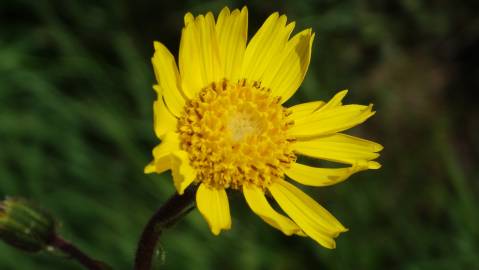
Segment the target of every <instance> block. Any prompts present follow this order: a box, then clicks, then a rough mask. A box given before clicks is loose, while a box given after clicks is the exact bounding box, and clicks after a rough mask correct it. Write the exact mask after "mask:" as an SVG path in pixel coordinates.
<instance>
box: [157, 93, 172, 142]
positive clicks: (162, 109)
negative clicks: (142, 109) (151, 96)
mask: <svg viewBox="0 0 479 270" xmlns="http://www.w3.org/2000/svg"><path fill="white" fill-rule="evenodd" d="M177 122H178V119H177V118H176V117H175V116H173V115H172V114H171V113H170V111H169V110H168V108H166V105H165V101H164V100H163V98H162V97H161V96H158V100H157V101H155V102H154V103H153V125H154V128H155V134H156V136H157V137H158V138H160V139H162V138H163V136H165V135H166V133H168V132H170V131H172V132H173V131H175V130H176V125H177Z"/></svg>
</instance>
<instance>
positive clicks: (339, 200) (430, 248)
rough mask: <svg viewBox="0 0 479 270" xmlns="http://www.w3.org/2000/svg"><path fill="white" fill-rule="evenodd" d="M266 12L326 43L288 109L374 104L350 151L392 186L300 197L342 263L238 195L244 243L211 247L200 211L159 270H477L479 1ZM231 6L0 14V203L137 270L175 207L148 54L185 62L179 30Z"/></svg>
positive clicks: (234, 236)
mask: <svg viewBox="0 0 479 270" xmlns="http://www.w3.org/2000/svg"><path fill="white" fill-rule="evenodd" d="M421 2H422V1H415V0H405V1H377V0H367V1H353V0H349V1H332V0H329V1H308V0H304V1H300V0H296V1H287V2H282V3H274V2H273V1H271V2H263V1H257V2H255V4H248V8H249V14H250V15H249V21H250V29H249V35H250V36H251V35H252V34H253V33H254V32H255V31H256V30H257V29H258V27H259V25H260V24H261V22H262V21H263V20H264V19H265V18H266V17H267V16H268V15H269V14H270V13H272V12H274V11H281V12H283V13H286V14H287V15H288V18H289V19H290V20H294V21H296V22H297V27H296V31H298V30H300V29H304V28H306V27H312V28H313V30H314V31H315V32H316V33H317V37H316V40H315V43H314V45H313V56H312V62H311V66H310V69H309V72H308V74H307V76H306V79H305V81H304V84H303V85H302V87H301V88H300V90H299V91H298V92H297V94H296V95H295V96H294V98H293V99H292V100H291V101H289V102H288V104H296V103H299V102H304V101H311V100H315V99H323V100H324V99H328V98H330V97H332V96H333V95H334V93H336V92H337V91H338V90H341V89H345V88H348V89H350V94H349V95H348V97H346V103H359V104H368V103H370V102H372V103H374V104H375V108H376V110H377V114H376V115H375V116H374V117H373V118H371V119H370V120H369V121H367V122H366V123H365V124H363V125H361V126H359V127H357V128H354V129H352V130H351V132H350V134H356V135H361V136H362V137H365V138H369V139H372V140H374V141H378V142H380V143H381V144H383V145H384V146H385V149H384V150H383V151H382V153H381V157H380V162H381V163H382V164H383V167H382V169H380V170H377V171H366V172H362V173H358V174H357V175H354V176H352V177H351V178H350V179H349V180H348V181H346V182H344V183H342V184H339V185H336V186H332V187H327V188H315V189H311V188H305V190H306V191H307V192H308V194H310V195H311V196H313V197H314V198H315V199H316V200H317V201H319V202H320V203H321V204H322V205H324V206H325V207H326V208H327V209H329V210H330V211H331V212H332V213H333V214H334V215H335V216H336V217H338V219H339V220H341V221H342V222H343V224H345V225H346V226H347V227H348V228H350V231H349V232H348V233H345V234H343V235H341V236H340V237H339V238H338V241H337V249H335V250H327V249H325V248H322V247H320V246H318V245H317V244H315V243H314V242H313V241H312V240H310V239H306V238H301V237H286V236H284V235H282V234H281V233H280V232H279V231H276V230H274V229H272V228H271V227H269V226H268V225H266V224H265V223H264V222H262V221H261V220H260V219H259V218H258V217H256V216H255V215H254V214H253V213H252V212H251V211H250V210H249V209H248V207H247V205H246V203H245V202H244V200H243V199H242V198H241V197H242V196H241V195H240V194H233V196H231V197H230V205H231V208H232V218H233V227H232V229H231V230H230V231H227V232H224V233H222V234H221V235H220V236H219V237H215V236H213V235H212V234H211V233H210V232H209V230H208V228H207V225H206V222H205V221H204V220H203V219H202V218H201V217H200V215H199V214H198V212H197V211H196V210H195V211H193V212H192V213H191V214H189V215H188V216H187V217H186V218H185V219H183V220H182V221H181V222H180V223H179V224H177V225H176V226H174V227H173V228H172V229H170V230H169V231H167V232H166V234H165V235H164V237H163V238H162V247H163V250H164V253H163V256H160V257H159V258H158V261H157V263H158V264H159V265H160V266H161V267H160V268H162V269H199V270H201V269H408V270H415V269H436V270H437V269H439V270H440V269H479V256H478V254H479V215H478V213H479V211H477V210H476V209H475V208H476V207H477V205H478V196H477V195H478V194H479V190H478V189H479V187H478V179H479V177H478V176H479V169H478V166H477V165H478V155H479V138H478V136H479V121H478V120H477V119H478V118H479V111H478V108H479V107H478V105H477V102H476V101H475V99H474V98H473V97H474V94H475V93H476V92H477V91H479V68H478V62H479V19H478V16H477V10H479V7H478V4H477V1H476V2H475V3H476V4H474V1H471V2H470V3H468V2H467V1H445V0H439V1H431V2H429V3H421ZM224 5H229V6H230V7H234V8H237V7H241V6H243V5H244V3H242V2H234V1H207V2H201V3H200V2H197V1H168V3H162V1H146V0H140V1H118V0H100V1H93V0H89V1H80V0H78V1H73V0H70V1H41V0H37V1H26V0H24V1H14V0H3V1H0V196H2V197H3V196H6V195H11V196H13V195H14V196H23V197H27V198H30V199H31V200H33V201H34V202H37V203H38V204H39V205H42V206H43V207H45V208H47V209H50V210H51V212H52V213H54V214H55V216H56V217H57V218H58V220H59V223H60V230H61V232H62V234H63V235H64V236H65V238H67V239H70V240H72V241H73V242H75V243H76V244H77V245H78V246H80V247H81V248H82V249H84V250H85V251H87V252H88V253H89V254H94V256H95V257H97V258H100V259H102V260H105V261H108V262H110V263H111V264H112V265H113V266H114V268H115V269H120V270H121V269H131V268H132V260H133V255H134V251H135V245H136V242H137V239H138V237H139V235H140V232H141V230H142V227H143V226H144V224H145V223H146V221H147V220H148V218H149V216H150V215H151V214H152V213H153V212H154V211H155V209H156V208H158V207H159V206H160V205H161V204H162V203H163V202H164V201H165V200H166V199H167V198H168V197H169V196H170V195H171V194H173V192H174V189H173V186H172V184H171V181H170V175H169V173H165V174H163V175H144V174H143V166H144V165H145V164H146V163H147V162H148V161H149V160H150V157H151V152H150V151H151V149H152V147H153V146H155V145H156V144H157V143H158V141H157V139H156V138H155V136H154V133H153V129H152V103H153V100H154V98H155V94H154V92H153V90H152V89H151V86H152V84H153V83H154V78H153V71H152V68H151V66H150V57H151V55H152V52H153V49H152V42H153V40H159V41H161V42H163V43H164V44H165V45H166V46H167V47H168V48H170V50H171V51H172V52H173V53H174V54H176V53H177V52H178V45H179V39H180V30H181V27H182V22H183V15H184V13H185V12H187V11H192V12H193V13H194V14H198V13H204V12H206V11H210V10H211V11H213V12H214V13H215V14H218V13H219V11H220V10H221V8H222V7H223V6H224ZM0 269H2V270H9V269H14V270H16V269H27V270H29V269H36V270H43V269H73V270H75V269H81V268H80V267H79V266H78V265H77V264H76V263H75V262H73V261H70V260H68V259H66V258H64V257H62V256H61V255H58V254H56V255H52V254H47V253H40V254H35V255H29V254H26V253H23V252H21V251H17V250H14V249H12V248H10V247H9V246H7V245H6V244H4V243H1V242H0Z"/></svg>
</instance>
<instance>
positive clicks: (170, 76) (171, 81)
mask: <svg viewBox="0 0 479 270" xmlns="http://www.w3.org/2000/svg"><path fill="white" fill-rule="evenodd" d="M154 47H155V53H154V54H153V57H152V58H151V62H152V63H153V69H154V71H155V76H156V80H157V81H158V86H159V87H158V86H157V87H154V88H155V90H156V91H157V92H158V94H159V96H163V97H164V99H165V102H166V105H167V106H168V109H169V110H170V111H171V112H172V113H173V114H174V115H176V116H180V115H181V112H182V111H183V107H184V105H185V99H184V97H183V96H182V94H181V83H180V77H179V73H178V68H177V67H176V62H175V58H174V57H173V55H172V54H171V53H170V51H169V50H168V49H167V48H166V47H165V46H164V45H163V44H161V43H160V42H157V41H155V42H154Z"/></svg>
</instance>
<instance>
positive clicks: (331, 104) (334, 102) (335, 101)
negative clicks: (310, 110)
mask: <svg viewBox="0 0 479 270" xmlns="http://www.w3.org/2000/svg"><path fill="white" fill-rule="evenodd" d="M347 94H348V90H342V91H339V92H338V93H337V94H336V95H334V97H333V98H332V99H331V100H329V101H328V103H326V104H325V105H324V106H323V107H321V111H325V110H329V109H332V108H335V107H338V106H341V105H343V102H342V101H343V99H344V97H345V96H346V95H347Z"/></svg>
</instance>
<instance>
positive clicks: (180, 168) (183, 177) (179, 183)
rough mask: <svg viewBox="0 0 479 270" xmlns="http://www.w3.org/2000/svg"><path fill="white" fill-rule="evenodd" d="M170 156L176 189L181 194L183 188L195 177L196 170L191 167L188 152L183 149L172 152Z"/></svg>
mask: <svg viewBox="0 0 479 270" xmlns="http://www.w3.org/2000/svg"><path fill="white" fill-rule="evenodd" d="M170 158H171V171H172V175H173V182H174V183H175V187H176V191H177V192H178V194H180V195H183V193H184V191H185V189H186V188H187V187H188V186H189V185H190V184H191V183H192V182H193V181H194V180H195V179H196V170H195V169H194V168H193V167H191V165H190V160H189V158H188V153H187V152H185V151H181V150H180V151H176V152H173V153H172V154H171V155H170Z"/></svg>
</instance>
